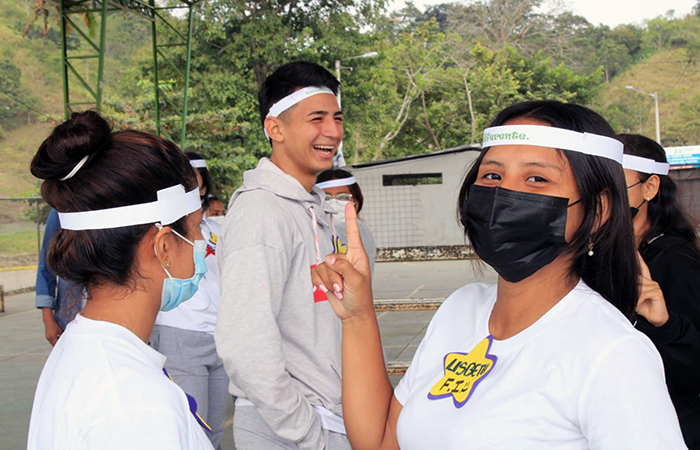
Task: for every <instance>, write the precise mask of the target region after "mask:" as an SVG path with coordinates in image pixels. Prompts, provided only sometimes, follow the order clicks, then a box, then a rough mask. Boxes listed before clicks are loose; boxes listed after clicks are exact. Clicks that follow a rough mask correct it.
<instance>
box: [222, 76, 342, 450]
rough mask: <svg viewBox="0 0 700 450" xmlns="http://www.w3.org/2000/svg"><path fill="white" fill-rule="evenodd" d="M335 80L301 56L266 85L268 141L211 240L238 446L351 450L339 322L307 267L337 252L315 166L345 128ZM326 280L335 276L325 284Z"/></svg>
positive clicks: (328, 158)
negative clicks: (268, 150)
mask: <svg viewBox="0 0 700 450" xmlns="http://www.w3.org/2000/svg"><path fill="white" fill-rule="evenodd" d="M338 86H339V83H338V81H337V80H336V79H335V78H334V77H333V75H332V74H331V73H330V72H328V70H326V69H324V68H323V67H321V66H319V65H317V64H313V63H306V62H293V63H288V64H285V65H282V66H280V67H279V68H278V69H277V70H275V72H273V73H272V74H270V75H269V76H268V77H267V79H266V80H265V82H264V83H263V85H262V87H261V89H260V92H259V94H258V98H259V101H260V119H261V122H262V125H263V129H264V131H265V134H266V135H267V137H268V139H269V140H270V144H271V146H272V154H271V156H270V158H269V159H268V158H262V159H260V162H259V163H258V166H257V168H256V169H254V170H249V171H247V172H246V173H245V174H244V175H243V185H242V186H241V187H240V188H239V189H238V190H236V192H234V193H233V196H232V197H231V201H230V202H229V210H228V213H227V214H226V220H225V221H224V225H223V227H222V238H221V241H220V243H219V247H218V258H219V270H220V271H219V279H220V280H221V305H220V307H219V316H218V321H217V325H216V332H215V333H214V337H215V338H216V346H217V349H218V351H219V355H220V356H221V358H222V359H223V360H224V366H225V367H226V371H227V372H228V374H229V377H230V379H231V383H230V385H229V392H230V393H231V394H232V395H235V396H237V397H238V399H237V400H236V414H235V415H234V418H233V437H234V441H235V445H236V448H237V449H238V450H259V449H266V450H269V449H278V450H281V449H289V450H299V449H301V450H312V449H313V450H321V449H323V448H325V449H326V450H349V449H350V445H349V443H348V440H347V437H346V436H345V427H344V425H343V418H342V406H341V393H340V390H341V380H340V358H341V356H340V321H339V320H338V318H337V317H336V315H335V314H334V313H333V309H332V308H331V306H330V304H329V303H328V296H327V294H326V292H323V291H321V290H314V288H313V285H312V283H311V268H312V267H314V266H315V265H316V264H319V263H321V262H322V261H323V258H324V257H325V256H326V255H328V254H330V253H332V252H333V246H332V242H333V237H332V236H331V234H332V227H331V219H330V217H331V215H332V213H333V212H334V211H333V210H332V209H331V208H330V206H328V204H326V203H325V202H324V201H323V199H324V197H325V194H324V193H323V191H322V190H321V189H319V188H317V187H315V186H314V185H315V184H316V175H318V173H319V172H322V171H323V170H326V169H330V168H331V166H332V164H333V154H334V153H335V152H336V150H337V149H338V145H339V144H340V142H341V141H342V138H343V113H342V111H341V110H340V107H339V106H338V101H337V100H336V93H337V92H338ZM331 289H333V286H331Z"/></svg>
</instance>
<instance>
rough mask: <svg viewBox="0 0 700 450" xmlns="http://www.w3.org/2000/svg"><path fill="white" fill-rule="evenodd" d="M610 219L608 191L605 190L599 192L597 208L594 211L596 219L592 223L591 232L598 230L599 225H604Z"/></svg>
mask: <svg viewBox="0 0 700 450" xmlns="http://www.w3.org/2000/svg"><path fill="white" fill-rule="evenodd" d="M609 219H610V193H609V192H608V191H607V190H606V191H603V192H601V194H600V201H599V203H598V209H597V211H596V220H595V223H594V224H593V230H592V231H593V233H595V232H596V231H598V230H599V229H600V227H602V226H603V225H605V224H606V223H607V221H608V220H609Z"/></svg>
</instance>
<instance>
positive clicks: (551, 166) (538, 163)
mask: <svg viewBox="0 0 700 450" xmlns="http://www.w3.org/2000/svg"><path fill="white" fill-rule="evenodd" d="M486 164H488V165H492V166H498V167H503V168H505V165H504V164H503V163H501V162H499V161H495V160H493V159H486V160H484V161H482V162H481V165H482V166H483V165H486ZM520 167H539V168H542V169H547V168H549V169H554V170H558V171H562V170H564V169H563V168H562V167H559V166H557V165H556V164H553V163H550V162H543V161H532V162H527V163H524V164H520Z"/></svg>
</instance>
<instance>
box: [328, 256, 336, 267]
mask: <svg viewBox="0 0 700 450" xmlns="http://www.w3.org/2000/svg"><path fill="white" fill-rule="evenodd" d="M333 264H335V258H333V257H332V256H331V257H330V258H328V265H329V266H332V265H333Z"/></svg>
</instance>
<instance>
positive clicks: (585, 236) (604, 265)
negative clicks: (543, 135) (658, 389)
mask: <svg viewBox="0 0 700 450" xmlns="http://www.w3.org/2000/svg"><path fill="white" fill-rule="evenodd" d="M517 118H530V119H535V120H539V121H542V122H545V123H548V124H550V125H552V126H553V127H556V128H562V129H566V130H573V131H578V132H588V133H594V134H598V135H601V136H608V137H611V138H615V132H614V131H613V129H612V127H611V126H610V125H609V124H608V123H607V122H606V121H605V119H603V117H601V116H600V115H599V114H597V113H596V112H594V111H592V110H590V109H588V108H586V107H583V106H579V105H575V104H566V103H561V102H558V101H553V100H540V101H528V102H523V103H518V104H515V105H513V106H510V107H508V108H506V109H505V110H503V111H501V112H500V113H499V114H498V116H496V118H495V119H494V120H493V122H492V123H491V126H500V125H503V124H505V123H506V122H508V121H511V120H514V119H517ZM488 151H489V149H488V148H485V149H483V150H482V152H481V154H480V155H479V157H478V158H477V159H476V161H474V164H473V165H472V167H471V168H470V169H469V171H468V172H467V175H466V177H465V180H464V183H463V184H462V187H461V189H460V192H459V204H458V205H462V204H463V203H464V201H465V200H466V198H467V196H468V194H469V188H470V187H471V186H472V185H473V184H474V182H475V181H476V179H477V174H478V171H479V166H480V165H481V161H482V160H483V159H484V156H485V155H486V153H487V152H488ZM560 151H561V152H562V153H563V154H564V155H565V156H566V158H567V159H568V160H569V164H570V165H571V170H572V171H573V174H574V178H575V179H576V185H577V187H578V191H579V194H580V195H581V204H582V206H583V209H584V215H583V222H582V223H581V226H580V227H579V228H578V230H576V232H575V233H574V236H573V237H572V239H571V242H569V246H568V248H567V250H566V251H567V252H568V253H569V254H571V255H572V257H573V264H572V267H571V272H572V275H577V276H578V277H580V278H581V279H582V280H583V281H584V282H585V283H586V284H587V285H588V286H590V287H591V288H592V289H593V290H595V291H596V292H598V293H599V294H600V295H601V296H602V297H603V298H605V299H606V300H607V301H609V302H610V303H612V304H613V305H615V307H617V308H618V309H619V310H620V311H621V312H622V313H623V314H624V315H625V316H626V317H627V318H631V317H632V315H633V313H634V310H635V307H636V305H637V299H638V292H639V291H638V290H639V288H638V285H637V274H638V273H639V264H638V262H637V254H636V248H635V242H634V233H633V230H632V219H631V215H630V209H629V202H628V200H627V190H626V185H625V177H624V172H623V170H622V166H621V165H620V164H618V163H617V162H615V161H613V160H611V159H608V158H601V157H596V156H591V155H587V154H584V153H581V152H575V151H569V150H560ZM603 197H605V198H606V200H607V202H608V205H607V206H608V208H609V217H608V219H607V220H606V221H605V222H604V223H602V224H601V225H600V226H599V227H598V229H597V230H595V232H594V229H595V226H596V222H598V218H599V217H601V216H602V214H603V204H602V202H603ZM458 207H459V206H458ZM465 234H466V235H467V237H469V233H468V231H467V230H465ZM589 239H592V242H593V245H594V248H595V251H594V254H593V256H588V248H589Z"/></svg>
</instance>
